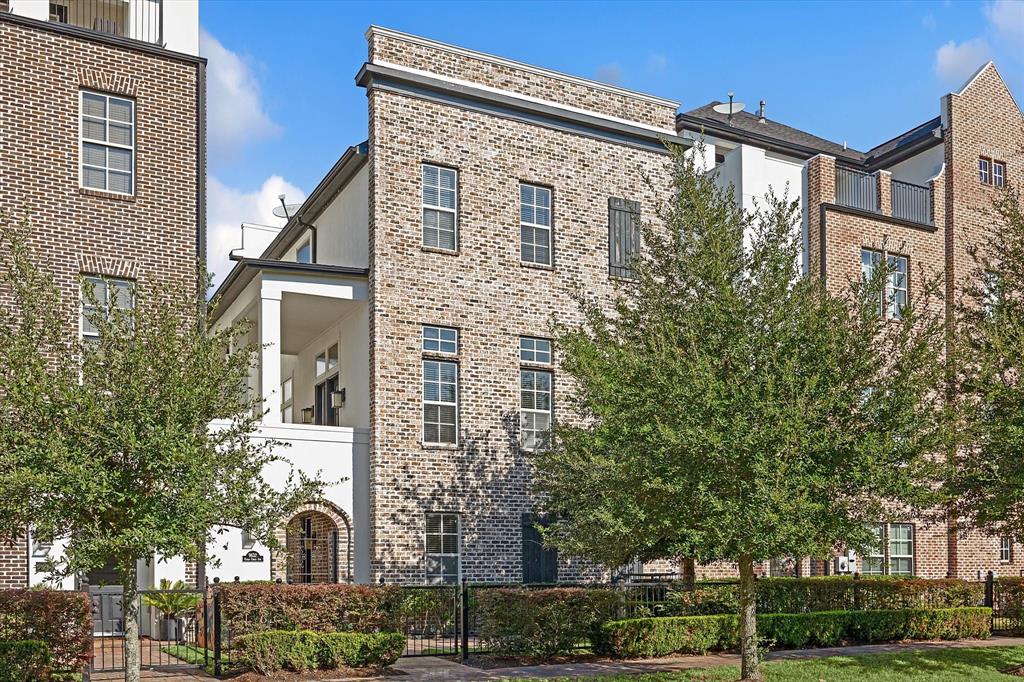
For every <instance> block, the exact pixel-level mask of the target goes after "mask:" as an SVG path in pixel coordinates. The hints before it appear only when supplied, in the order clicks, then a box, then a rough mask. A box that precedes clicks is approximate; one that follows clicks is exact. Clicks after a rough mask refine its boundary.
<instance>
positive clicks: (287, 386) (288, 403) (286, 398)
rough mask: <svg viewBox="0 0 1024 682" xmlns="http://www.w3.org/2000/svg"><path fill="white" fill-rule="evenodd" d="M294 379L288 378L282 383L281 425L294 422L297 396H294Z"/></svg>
mask: <svg viewBox="0 0 1024 682" xmlns="http://www.w3.org/2000/svg"><path fill="white" fill-rule="evenodd" d="M292 384H293V382H292V378H291V377H288V378H287V379H285V380H284V381H282V382H281V423H283V424H291V423H292V422H293V421H294V417H293V415H292V405H293V404H294V402H293V401H294V398H295V396H294V395H293V394H292V388H293V385H292Z"/></svg>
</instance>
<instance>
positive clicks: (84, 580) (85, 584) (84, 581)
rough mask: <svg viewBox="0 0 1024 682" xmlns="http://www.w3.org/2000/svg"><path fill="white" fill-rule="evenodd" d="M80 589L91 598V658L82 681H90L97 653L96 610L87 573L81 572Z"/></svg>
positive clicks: (86, 665)
mask: <svg viewBox="0 0 1024 682" xmlns="http://www.w3.org/2000/svg"><path fill="white" fill-rule="evenodd" d="M78 589H80V590H81V591H82V593H83V594H84V595H85V598H86V599H88V600H89V659H88V660H87V661H86V662H85V666H84V667H83V668H82V682H90V681H91V680H92V667H93V660H92V657H93V656H94V655H95V654H96V611H95V609H94V607H93V603H92V597H91V596H90V595H89V578H88V576H86V575H85V573H82V574H81V577H80V579H79V583H78Z"/></svg>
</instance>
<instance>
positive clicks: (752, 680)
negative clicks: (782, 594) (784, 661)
mask: <svg viewBox="0 0 1024 682" xmlns="http://www.w3.org/2000/svg"><path fill="white" fill-rule="evenodd" d="M739 564H740V590H739V597H740V658H741V662H742V671H741V672H742V674H741V678H742V679H743V680H748V681H749V682H761V680H764V677H763V676H762V674H761V658H760V655H759V654H758V651H757V594H756V592H755V590H756V589H757V586H756V585H755V584H754V560H753V559H752V558H751V557H749V556H743V557H740V560H739Z"/></svg>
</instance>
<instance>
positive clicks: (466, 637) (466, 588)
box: [459, 578, 469, 661]
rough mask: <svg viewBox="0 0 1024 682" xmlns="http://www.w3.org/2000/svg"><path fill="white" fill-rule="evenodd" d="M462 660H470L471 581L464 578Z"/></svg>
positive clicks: (461, 614)
mask: <svg viewBox="0 0 1024 682" xmlns="http://www.w3.org/2000/svg"><path fill="white" fill-rule="evenodd" d="M460 611H461V613H460V614H459V615H460V616H461V618H462V632H461V634H462V660H463V661H466V660H469V583H468V582H466V579H465V578H463V579H462V608H461V609H460Z"/></svg>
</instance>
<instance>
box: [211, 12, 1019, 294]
mask: <svg viewBox="0 0 1024 682" xmlns="http://www.w3.org/2000/svg"><path fill="white" fill-rule="evenodd" d="M200 8H201V9H200V22H201V24H202V29H203V35H202V51H203V53H204V54H205V55H206V56H207V57H208V59H209V60H210V63H209V71H210V78H209V87H210V92H209V115H210V121H209V127H210V130H209V134H210V158H209V162H210V164H209V172H210V216H209V222H210V231H211V234H210V245H211V254H210V255H211V262H210V267H211V269H213V270H214V271H215V272H216V273H217V274H218V275H223V274H224V273H225V271H226V268H227V264H226V261H225V258H226V251H227V249H228V248H229V247H231V246H237V245H238V240H239V238H240V237H239V230H238V227H237V226H238V224H239V223H240V222H241V221H243V220H244V221H257V222H271V217H270V215H269V212H270V210H271V208H273V204H274V203H275V202H276V196H277V194H279V193H281V192H285V193H286V194H287V195H288V197H289V200H290V201H291V200H299V199H301V198H302V197H303V196H304V195H305V193H306V192H309V191H310V190H312V188H313V187H314V186H315V185H316V183H317V182H318V180H319V179H320V178H321V177H322V175H323V173H324V172H325V171H326V170H327V169H328V168H330V166H331V165H332V164H333V163H334V161H335V160H337V158H338V157H339V156H340V155H341V153H342V152H343V151H344V150H345V148H346V147H347V146H348V145H350V144H355V143H358V142H360V141H362V140H364V139H365V137H366V97H365V93H364V91H363V90H362V89H361V88H359V87H356V86H355V83H354V76H355V74H356V72H357V71H358V70H359V67H360V66H361V65H362V63H363V62H364V61H365V59H366V41H365V38H364V35H363V34H364V32H365V30H366V28H367V27H368V26H369V25H370V24H379V25H382V26H387V27H390V28H395V29H399V30H402V31H407V32H410V33H415V34H418V35H423V36H426V37H429V38H434V39H437V40H441V41H445V42H450V43H455V44H457V45H460V46H463V47H467V48H471V49H475V50H480V51H483V52H489V53H493V54H497V55H500V56H503V57H509V58H512V59H516V60H519V61H524V62H528V63H531V64H537V65H540V66H544V67H547V68H551V69H556V70H559V71H564V72H566V73H570V74H573V75H578V76H583V77H590V78H596V79H598V80H604V81H607V82H612V83H615V84H618V85H622V86H624V87H628V88H631V89H635V90H641V91H644V92H649V93H652V94H655V95H660V96H664V97H668V98H671V99H675V100H677V101H679V102H681V109H682V110H684V111H685V110H687V109H691V108H694V107H697V106H700V105H701V104H704V103H706V102H708V101H711V100H714V99H725V96H726V92H728V91H729V90H733V91H735V93H736V98H737V99H738V100H739V101H743V102H746V104H747V105H748V107H750V108H756V106H757V102H758V100H760V99H761V98H764V99H766V100H767V103H768V104H767V113H768V117H769V118H772V119H774V120H777V121H780V122H783V123H787V124H789V125H793V126H796V127H798V128H802V129H805V130H808V131H809V132H812V133H815V134H818V135H821V136H823V137H826V138H829V139H832V140H835V141H838V142H843V141H847V142H848V143H849V144H850V146H852V147H855V148H859V149H866V148H869V147H871V146H874V145H875V144H878V143H880V142H883V141H885V140H887V139H889V138H891V137H893V136H895V135H897V134H899V133H900V132H902V131H904V130H906V129H908V128H910V127H912V126H914V125H916V124H918V123H921V122H923V121H925V120H927V119H929V118H931V117H933V116H936V115H937V114H938V100H939V97H940V96H941V95H942V94H944V93H946V92H948V91H950V90H951V89H953V88H955V87H958V86H959V85H960V84H961V83H962V81H963V80H964V78H966V77H967V76H969V75H970V73H971V72H973V70H974V69H975V68H976V67H977V66H980V65H981V64H982V63H984V62H985V61H986V60H988V59H990V58H991V59H995V61H996V65H997V66H998V67H999V69H1000V72H1001V73H1002V74H1003V76H1004V78H1006V80H1007V81H1008V83H1009V85H1010V87H1011V89H1013V90H1014V91H1015V94H1016V95H1017V97H1018V101H1020V100H1021V98H1022V97H1024V2H1019V1H1016V0H997V1H995V2H941V1H940V2H886V3H881V2H878V3H870V2H856V3H842V2H828V3H826V2H821V3H816V2H717V3H703V2H691V3H671V2H631V3H617V2H600V3H598V2H589V3H588V2H552V3H541V2H522V3H519V2H517V3H513V2H486V3H483V2H481V3H470V2H455V3H429V2H414V3H410V2H390V3H389V2H381V1H377V2H330V1H328V0H320V1H317V2H300V1H297V0H293V1H283V2H270V1H260V2H255V1H252V0H249V1H241V0H239V1H235V0H200Z"/></svg>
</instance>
